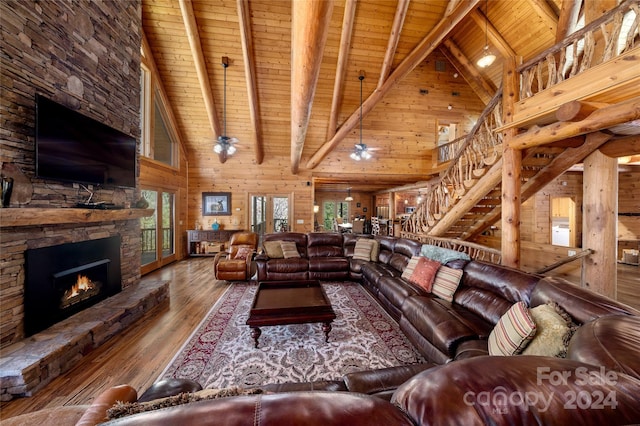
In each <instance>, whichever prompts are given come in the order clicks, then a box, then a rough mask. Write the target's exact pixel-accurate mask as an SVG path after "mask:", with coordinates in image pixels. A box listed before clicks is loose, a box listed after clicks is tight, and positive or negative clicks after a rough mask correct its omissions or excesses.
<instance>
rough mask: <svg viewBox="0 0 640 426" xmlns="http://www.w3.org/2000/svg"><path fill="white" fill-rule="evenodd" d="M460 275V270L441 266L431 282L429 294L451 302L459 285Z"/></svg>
mask: <svg viewBox="0 0 640 426" xmlns="http://www.w3.org/2000/svg"><path fill="white" fill-rule="evenodd" d="M462 273H463V272H462V269H453V268H449V267H448V266H444V265H443V266H441V267H440V269H438V272H437V273H436V277H435V279H434V280H433V287H432V288H431V293H433V294H434V295H436V296H438V297H439V298H441V299H444V300H447V301H449V302H453V294H454V293H455V292H456V290H457V289H458V286H459V285H460V280H461V279H462Z"/></svg>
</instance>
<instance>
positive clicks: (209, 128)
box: [142, 0, 581, 192]
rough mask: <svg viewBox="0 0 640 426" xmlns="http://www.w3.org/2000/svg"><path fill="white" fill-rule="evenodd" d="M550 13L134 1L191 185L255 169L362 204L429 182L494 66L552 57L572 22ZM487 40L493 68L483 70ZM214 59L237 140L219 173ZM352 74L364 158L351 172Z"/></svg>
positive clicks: (423, 4) (539, 6) (494, 83)
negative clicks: (451, 132)
mask: <svg viewBox="0 0 640 426" xmlns="http://www.w3.org/2000/svg"><path fill="white" fill-rule="evenodd" d="M561 3H562V1H561V0H490V1H488V3H487V2H486V1H479V0H462V1H445V0H412V1H410V0H397V1H396V0H360V1H356V0H336V1H334V2H329V1H310V2H307V1H304V0H294V2H292V1H284V0H249V1H247V0H237V1H236V0H192V1H188V0H142V18H143V30H144V34H145V37H146V40H147V42H148V46H149V48H150V51H151V53H152V56H153V60H154V62H155V64H156V67H157V70H158V73H159V75H160V79H161V81H162V85H163V87H164V90H165V91H166V94H167V98H168V101H169V103H170V105H171V109H172V111H173V115H174V116H175V118H176V122H177V131H178V134H179V135H180V138H181V140H182V143H183V145H184V148H185V151H186V153H187V160H188V162H189V174H190V176H200V177H203V178H204V177H207V174H209V175H211V174H212V173H214V172H213V171H214V169H215V170H228V171H233V170H237V171H242V170H245V171H246V170H253V173H255V170H257V169H256V168H262V169H263V172H262V173H263V174H264V175H271V176H276V177H277V176H284V175H287V176H290V175H294V176H299V178H300V179H301V180H305V181H307V180H313V181H314V182H315V187H316V190H332V189H345V188H346V187H352V188H353V190H354V191H372V192H373V191H378V190H381V189H384V188H390V187H396V186H400V185H406V184H411V183H414V182H418V181H423V180H426V179H428V178H429V176H430V175H432V174H433V173H437V171H438V169H437V163H436V161H435V159H434V158H433V157H432V155H433V154H434V152H435V151H434V148H435V146H436V143H437V140H436V138H437V131H436V129H437V127H438V125H442V124H443V123H445V124H447V123H455V124H456V125H457V128H458V129H459V132H463V133H465V132H466V131H467V130H469V129H470V128H471V127H472V126H473V124H474V122H475V120H476V119H477V117H478V116H479V114H480V113H481V112H482V110H483V109H484V105H485V103H486V102H487V101H488V99H489V97H490V96H492V95H493V93H494V91H495V88H496V87H499V86H500V84H501V75H502V60H503V58H504V57H506V56H509V55H513V54H515V55H517V56H520V57H522V59H523V61H526V60H527V59H529V58H531V57H533V56H535V55H536V54H538V53H540V52H542V51H544V50H545V49H547V48H549V47H550V46H552V45H553V44H555V40H556V33H557V28H558V25H559V24H558V22H559V19H560V18H559V16H561V15H562V17H563V18H562V19H561V22H565V20H566V19H570V20H571V18H567V16H570V15H571V14H570V13H569V12H562V13H561V11H560V8H561ZM564 3H565V5H569V4H576V3H577V6H576V8H577V9H578V10H579V7H580V3H581V2H580V1H575V2H574V1H565V2H564ZM294 11H295V13H296V15H295V19H293V16H294ZM485 16H486V17H487V18H488V20H486V19H485ZM565 18H566V19H565ZM573 20H574V21H575V19H573ZM325 24H326V25H325ZM562 25H564V26H570V24H562ZM485 31H486V34H487V35H486V37H487V39H488V44H489V49H490V50H491V52H492V53H493V54H495V55H497V60H496V62H495V63H494V64H493V65H491V66H489V67H488V68H484V69H482V68H479V67H477V65H475V64H476V61H477V60H478V59H479V58H480V56H481V55H482V52H483V46H484V45H485ZM294 35H295V37H294ZM292 38H295V40H294V42H293V43H292ZM325 38H326V41H324V42H323V40H324V39H325ZM305 51H306V52H307V53H306V54H305ZM222 57H228V58H229V67H228V68H227V70H226V71H227V77H226V78H227V90H226V93H227V99H226V129H227V132H226V133H227V136H233V137H236V138H238V139H239V140H240V143H239V144H238V152H237V153H236V154H234V155H233V156H232V157H230V158H229V159H228V160H227V161H226V162H224V164H221V160H220V158H218V156H217V155H216V154H214V153H213V144H214V142H215V140H216V138H217V136H218V135H219V134H221V133H222V132H224V130H223V124H224V119H223V95H224V68H223V66H222ZM292 68H293V69H292ZM361 71H364V74H365V78H364V80H362V96H363V101H364V103H363V112H364V115H363V118H362V141H363V142H364V143H366V144H367V145H368V146H369V147H370V148H372V149H373V158H372V159H371V160H368V161H360V162H356V161H353V160H351V159H350V158H349V154H350V153H351V152H352V151H353V148H354V144H355V143H357V142H358V141H359V138H360V115H359V113H360V105H361V104H360V87H361V86H360V84H361V83H360V80H359V79H358V76H359V75H360V73H361ZM316 75H317V84H315V85H314V84H313V83H314V77H315V76H316ZM336 82H337V83H336ZM292 84H293V85H294V86H295V87H296V89H295V90H294V91H293V93H292ZM292 117H294V118H293V121H294V124H293V125H292ZM332 123H333V124H332ZM334 126H335V128H333V127H334ZM292 129H293V131H292ZM336 132H337V133H336ZM208 177H209V179H215V178H216V176H215V175H214V176H208Z"/></svg>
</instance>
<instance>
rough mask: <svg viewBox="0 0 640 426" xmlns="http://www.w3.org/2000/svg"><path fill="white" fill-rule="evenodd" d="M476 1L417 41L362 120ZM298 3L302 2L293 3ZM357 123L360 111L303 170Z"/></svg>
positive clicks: (368, 102)
mask: <svg viewBox="0 0 640 426" xmlns="http://www.w3.org/2000/svg"><path fill="white" fill-rule="evenodd" d="M479 1H480V0H471V1H469V2H464V3H461V4H460V5H459V6H458V7H457V8H456V10H455V11H454V13H453V14H452V15H451V16H450V17H446V18H444V19H442V20H440V22H439V23H438V24H437V25H436V26H435V27H434V28H433V29H432V30H431V31H430V32H429V34H427V36H425V38H423V39H422V41H420V43H419V44H418V46H416V48H415V49H413V51H411V52H410V53H409V54H408V55H407V57H406V58H405V59H404V60H403V61H402V62H401V63H400V64H399V65H398V67H397V68H396V69H395V70H394V71H393V72H392V73H391V75H389V78H387V79H386V80H385V82H384V84H383V85H382V87H380V88H379V89H377V90H375V91H374V92H373V93H372V94H371V95H369V97H368V98H367V99H366V100H365V101H364V102H363V104H362V115H363V117H364V116H365V115H366V114H368V113H369V112H370V111H371V110H372V109H373V108H374V107H375V106H376V105H377V104H378V102H380V101H381V100H382V99H383V98H384V96H386V94H387V93H389V91H390V90H391V89H392V88H393V87H394V86H395V85H396V84H397V83H398V82H399V81H400V80H402V79H403V78H405V77H406V76H407V75H408V74H409V73H410V72H411V71H412V70H413V69H414V68H415V67H416V66H418V64H420V63H421V62H422V61H424V59H425V58H426V57H427V56H428V55H429V54H430V53H431V52H433V50H434V49H435V48H436V47H437V46H438V45H439V44H440V43H442V41H443V40H444V39H445V38H446V36H447V35H448V34H449V33H450V32H451V31H452V30H453V29H454V28H455V27H456V25H458V23H459V22H460V21H461V20H462V19H463V18H464V17H465V16H467V14H468V13H469V12H470V11H471V10H473V8H474V7H475V6H476V5H477V4H478V2H479ZM295 3H302V2H294V4H295ZM359 120H360V110H359V109H357V110H356V111H354V112H353V113H352V114H351V116H350V117H349V118H347V120H346V121H345V122H344V123H343V124H342V126H341V127H340V128H339V129H338V131H337V132H336V134H335V135H334V136H333V138H331V140H329V141H327V142H325V143H324V144H323V145H322V146H321V147H320V148H319V149H318V150H317V151H316V152H315V154H313V156H312V157H311V159H309V161H308V162H307V168H309V169H313V168H315V167H317V166H318V164H320V162H321V161H322V160H323V159H324V158H325V157H326V156H327V155H329V153H330V152H331V151H332V150H333V149H334V148H335V147H336V146H337V145H338V144H339V143H340V142H341V141H342V140H343V139H344V138H345V137H346V136H347V135H348V134H349V132H351V130H353V129H354V128H355V127H356V126H357V124H358V123H359Z"/></svg>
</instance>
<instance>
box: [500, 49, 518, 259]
mask: <svg viewBox="0 0 640 426" xmlns="http://www.w3.org/2000/svg"><path fill="white" fill-rule="evenodd" d="M502 81H503V86H504V91H503V96H502V111H503V114H504V117H505V122H506V123H510V122H511V121H512V120H513V112H514V110H515V103H516V101H517V99H516V98H517V96H518V86H517V85H518V83H517V82H518V74H517V72H516V58H515V57H514V56H511V57H509V58H508V59H506V60H505V62H504V76H503V78H502ZM516 131H517V130H516V129H514V128H508V129H507V130H506V131H505V134H504V142H505V143H504V144H503V146H504V147H505V148H504V151H503V153H502V221H501V222H502V247H501V250H502V264H503V265H506V266H510V267H512V268H518V267H519V266H520V206H521V202H522V200H521V198H520V193H521V189H522V181H521V172H522V151H520V150H517V149H514V148H513V147H511V146H510V145H509V141H510V140H511V139H512V138H513V137H514V136H515V134H516Z"/></svg>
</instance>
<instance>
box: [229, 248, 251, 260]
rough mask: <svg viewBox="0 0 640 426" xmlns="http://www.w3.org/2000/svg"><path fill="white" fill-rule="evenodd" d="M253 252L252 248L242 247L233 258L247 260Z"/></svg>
mask: <svg viewBox="0 0 640 426" xmlns="http://www.w3.org/2000/svg"><path fill="white" fill-rule="evenodd" d="M252 252H253V248H252V247H251V246H240V247H238V250H237V251H236V255H235V256H233V258H234V259H242V260H246V259H247V257H248V256H249V255H251V253H252Z"/></svg>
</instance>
